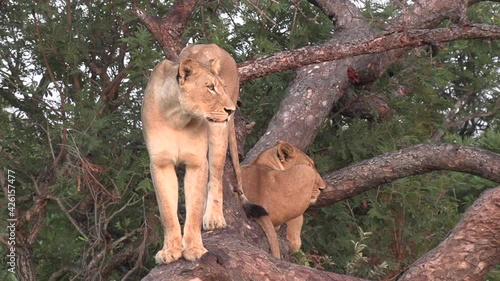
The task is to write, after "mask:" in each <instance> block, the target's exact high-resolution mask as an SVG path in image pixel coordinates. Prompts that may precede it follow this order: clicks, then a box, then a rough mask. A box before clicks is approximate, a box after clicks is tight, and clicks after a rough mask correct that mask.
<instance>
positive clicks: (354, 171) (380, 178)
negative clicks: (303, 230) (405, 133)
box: [313, 143, 500, 207]
mask: <svg viewBox="0 0 500 281" xmlns="http://www.w3.org/2000/svg"><path fill="white" fill-rule="evenodd" d="M436 170H448V171H456V172H463V173H469V174H473V175H476V176H480V177H482V178H485V179H488V180H491V181H494V182H498V183H500V155H499V154H496V153H493V152H490V151H487V150H484V149H479V148H475V147H467V146H462V145H453V144H430V143H428V144H419V145H416V146H412V147H409V148H406V149H402V150H399V151H396V152H391V153H386V154H384V155H381V156H378V157H375V158H372V159H368V160H364V161H361V162H358V163H356V164H354V165H352V166H349V167H346V168H343V169H340V170H338V171H335V172H332V173H329V174H327V175H325V176H324V177H323V179H324V180H325V182H326V183H327V184H328V187H327V188H326V189H325V190H324V191H323V192H322V193H321V195H320V197H319V198H318V201H317V202H316V203H315V204H314V205H313V207H321V206H326V205H330V204H333V203H335V202H338V201H342V200H345V199H347V198H350V197H352V196H355V195H357V194H359V193H362V192H365V191H367V190H369V189H372V188H375V187H377V186H379V185H381V184H384V183H388V182H392V181H395V180H397V179H401V178H404V177H408V176H413V175H420V174H424V173H428V172H432V171H436Z"/></svg>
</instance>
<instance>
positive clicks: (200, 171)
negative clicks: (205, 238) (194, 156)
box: [182, 158, 208, 261]
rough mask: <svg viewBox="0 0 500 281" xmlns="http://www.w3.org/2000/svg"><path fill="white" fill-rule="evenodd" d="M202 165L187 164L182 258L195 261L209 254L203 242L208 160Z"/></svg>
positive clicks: (202, 162)
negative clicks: (202, 229) (202, 231)
mask: <svg viewBox="0 0 500 281" xmlns="http://www.w3.org/2000/svg"><path fill="white" fill-rule="evenodd" d="M200 162H201V163H196V164H193V163H186V175H185V177H184V193H185V197H186V223H185V224H184V236H183V238H182V249H183V250H182V256H183V257H184V258H185V259H186V260H190V261H194V260H197V259H199V258H200V257H201V256H202V255H203V254H205V253H206V252H207V249H205V247H204V246H203V242H202V240H201V224H202V216H203V207H204V205H205V200H206V196H207V173H208V164H207V162H206V158H203V160H202V161H200Z"/></svg>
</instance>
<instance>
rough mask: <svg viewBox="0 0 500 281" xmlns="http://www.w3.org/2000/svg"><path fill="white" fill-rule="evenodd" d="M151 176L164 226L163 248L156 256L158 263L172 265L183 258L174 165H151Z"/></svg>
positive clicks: (177, 188)
mask: <svg viewBox="0 0 500 281" xmlns="http://www.w3.org/2000/svg"><path fill="white" fill-rule="evenodd" d="M151 176H152V178H153V183H154V187H155V193H156V200H157V201H158V207H159V209H160V217H161V223H162V225H163V237H164V238H163V248H162V249H161V250H160V251H159V252H158V253H157V254H156V256H155V260H156V263H158V264H162V263H171V262H174V261H176V260H178V259H180V258H181V257H182V247H181V240H182V236H181V227H180V224H179V220H178V218H177V200H178V190H179V187H178V184H177V176H176V175H175V169H174V165H173V164H167V165H155V164H154V163H152V164H151Z"/></svg>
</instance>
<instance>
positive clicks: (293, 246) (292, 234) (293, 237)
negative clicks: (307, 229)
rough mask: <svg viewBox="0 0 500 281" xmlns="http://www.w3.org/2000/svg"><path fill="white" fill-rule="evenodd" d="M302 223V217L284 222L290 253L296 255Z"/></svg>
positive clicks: (300, 242)
mask: <svg viewBox="0 0 500 281" xmlns="http://www.w3.org/2000/svg"><path fill="white" fill-rule="evenodd" d="M303 223H304V216H303V215H301V216H298V217H296V218H294V219H291V220H289V221H287V222H286V239H287V240H288V242H289V243H290V253H296V252H298V251H299V250H300V246H301V244H302V240H301V239H300V232H301V230H302V224H303Z"/></svg>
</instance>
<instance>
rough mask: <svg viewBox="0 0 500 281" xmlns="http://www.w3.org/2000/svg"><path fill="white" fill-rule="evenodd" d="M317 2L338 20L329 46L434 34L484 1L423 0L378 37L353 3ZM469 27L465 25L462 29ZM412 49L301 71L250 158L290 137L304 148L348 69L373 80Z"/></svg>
mask: <svg viewBox="0 0 500 281" xmlns="http://www.w3.org/2000/svg"><path fill="white" fill-rule="evenodd" d="M315 2H316V3H317V4H318V5H319V6H321V7H322V9H323V10H324V11H325V13H326V14H327V15H329V16H333V17H335V18H336V20H337V25H336V30H335V33H334V34H333V36H332V39H331V40H329V41H328V42H327V43H326V44H325V46H326V45H330V46H344V45H345V46H347V45H349V44H351V45H353V46H358V47H360V45H357V44H356V42H358V43H359V42H363V41H365V42H367V41H370V40H375V42H377V40H378V39H376V38H383V35H384V34H386V35H391V34H392V35H394V34H398V33H399V32H403V33H404V31H410V30H414V29H428V31H429V32H431V33H432V31H431V30H430V28H433V27H435V26H436V25H437V24H439V23H441V22H442V21H443V20H445V19H447V18H450V17H452V16H454V15H456V14H463V13H462V10H463V9H464V6H465V8H466V7H467V6H470V5H472V4H474V3H477V2H479V1H468V2H467V1H463V0H462V1H452V0H422V1H418V2H416V3H415V4H414V5H413V6H411V7H409V8H408V9H405V10H404V11H403V13H402V15H401V16H399V17H398V18H395V19H394V20H393V21H391V22H390V23H389V24H388V28H387V29H386V30H385V31H384V32H383V33H381V34H378V35H377V34H376V33H375V31H374V30H372V29H371V28H370V27H369V24H368V22H366V21H365V20H364V19H363V16H362V15H361V13H360V11H359V9H358V8H356V7H355V6H354V4H352V3H351V2H350V1H315ZM466 26H467V25H463V24H462V25H459V27H457V28H463V27H466ZM436 30H439V29H436ZM387 38H388V37H387ZM403 40H405V39H403ZM432 40H435V38H433V39H432ZM375 42H373V44H375ZM395 42H396V41H392V43H395ZM427 42H432V41H427ZM375 45H376V44H375ZM400 46H401V45H400ZM373 47H375V48H378V47H376V46H373ZM381 51H382V50H381ZM407 52H408V48H399V49H394V50H392V51H388V52H383V53H378V54H370V55H360V56H356V57H347V58H344V59H339V60H336V61H332V62H322V63H319V64H312V65H308V66H305V67H302V68H300V69H298V70H297V72H296V77H295V79H294V81H293V82H292V83H291V85H290V87H289V88H288V90H287V92H286V94H285V96H284V98H283V99H282V101H281V104H280V107H279V109H278V111H277V113H276V114H275V115H274V117H273V118H272V119H271V121H270V123H269V125H268V128H267V130H266V132H265V133H264V135H263V136H262V137H261V138H260V139H259V141H258V142H257V143H256V145H255V146H254V147H253V148H252V149H251V150H250V151H249V152H248V153H247V155H246V158H245V162H249V161H251V160H252V159H253V158H254V157H255V156H257V155H258V154H259V153H260V152H262V151H263V150H265V149H267V148H268V147H270V146H272V145H274V144H275V143H276V141H277V140H284V141H288V142H290V143H293V144H294V145H296V146H297V147H299V148H301V149H303V150H305V149H306V148H307V147H308V146H309V145H310V144H311V143H312V141H313V139H314V137H315V136H316V135H317V133H318V132H319V130H320V128H321V127H322V124H323V122H324V121H325V119H326V117H327V116H328V114H329V113H330V111H331V110H332V108H333V106H334V105H335V104H336V103H337V101H338V100H339V98H340V97H341V96H342V95H343V94H344V93H345V92H346V90H347V89H348V87H350V85H351V84H352V81H351V80H350V77H349V75H348V71H351V72H352V71H354V72H355V73H356V74H357V76H358V78H359V80H358V81H357V82H358V83H369V82H372V81H374V80H375V79H377V78H378V77H380V75H381V74H382V73H384V72H385V71H386V70H387V69H388V67H389V66H390V65H391V64H392V63H393V62H394V61H396V60H398V59H400V58H401V57H402V56H404V55H406V54H407Z"/></svg>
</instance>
